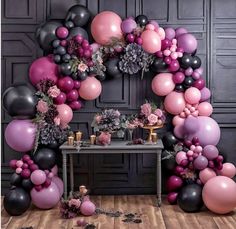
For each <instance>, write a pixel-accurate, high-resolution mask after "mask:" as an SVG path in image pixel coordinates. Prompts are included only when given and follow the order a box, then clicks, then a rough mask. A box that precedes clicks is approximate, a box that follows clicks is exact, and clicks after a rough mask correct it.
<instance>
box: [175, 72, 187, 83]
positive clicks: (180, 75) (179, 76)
mask: <svg viewBox="0 0 236 229" xmlns="http://www.w3.org/2000/svg"><path fill="white" fill-rule="evenodd" d="M184 79H185V75H184V73H182V72H176V73H175V74H174V75H173V81H174V83H177V84H180V83H183V82H184Z"/></svg>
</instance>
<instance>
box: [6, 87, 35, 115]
mask: <svg viewBox="0 0 236 229" xmlns="http://www.w3.org/2000/svg"><path fill="white" fill-rule="evenodd" d="M35 92H36V91H35V89H34V88H33V87H32V86H31V85H28V84H15V85H13V86H11V87H9V88H7V89H6V91H5V92H4V93H3V95H2V98H3V99H2V100H3V108H4V109H5V110H6V111H7V113H8V114H9V115H10V116H12V117H17V118H18V119H22V118H23V119H26V118H33V117H34V116H35V114H36V104H37V97H36V96H35Z"/></svg>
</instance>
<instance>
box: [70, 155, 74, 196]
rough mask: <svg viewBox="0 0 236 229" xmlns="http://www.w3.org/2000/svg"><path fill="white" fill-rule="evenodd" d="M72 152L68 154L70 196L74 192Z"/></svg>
mask: <svg viewBox="0 0 236 229" xmlns="http://www.w3.org/2000/svg"><path fill="white" fill-rule="evenodd" d="M73 166H74V165H73V154H70V196H71V197H72V195H73V192H74V167H73Z"/></svg>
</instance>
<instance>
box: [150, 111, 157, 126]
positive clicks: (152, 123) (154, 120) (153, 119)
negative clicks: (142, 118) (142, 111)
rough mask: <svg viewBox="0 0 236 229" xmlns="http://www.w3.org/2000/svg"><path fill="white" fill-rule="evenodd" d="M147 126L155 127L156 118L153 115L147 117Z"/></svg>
mask: <svg viewBox="0 0 236 229" xmlns="http://www.w3.org/2000/svg"><path fill="white" fill-rule="evenodd" d="M148 121H149V125H155V124H156V123H157V121H158V117H157V116H156V115H154V114H150V115H149V116H148Z"/></svg>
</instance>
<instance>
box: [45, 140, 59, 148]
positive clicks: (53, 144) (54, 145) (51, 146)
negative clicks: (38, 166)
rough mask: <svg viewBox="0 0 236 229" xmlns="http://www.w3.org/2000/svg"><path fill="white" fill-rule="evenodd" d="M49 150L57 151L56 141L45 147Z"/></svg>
mask: <svg viewBox="0 0 236 229" xmlns="http://www.w3.org/2000/svg"><path fill="white" fill-rule="evenodd" d="M47 147H48V148H50V149H57V148H58V147H59V144H58V142H57V141H53V142H52V143H51V144H49V145H47Z"/></svg>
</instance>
